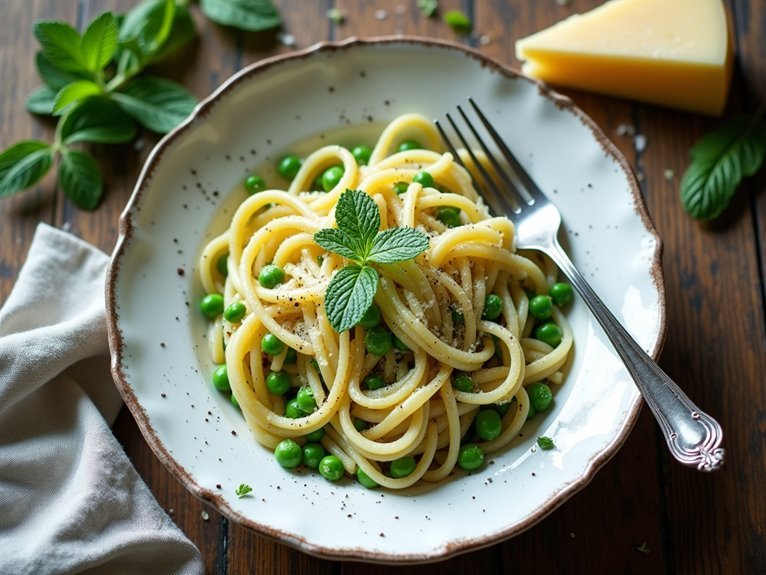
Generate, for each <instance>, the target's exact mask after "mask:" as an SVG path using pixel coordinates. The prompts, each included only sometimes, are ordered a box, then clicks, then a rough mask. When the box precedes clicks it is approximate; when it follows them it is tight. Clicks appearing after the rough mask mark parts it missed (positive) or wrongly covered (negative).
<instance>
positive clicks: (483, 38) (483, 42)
mask: <svg viewBox="0 0 766 575" xmlns="http://www.w3.org/2000/svg"><path fill="white" fill-rule="evenodd" d="M491 42H492V38H490V37H489V36H488V35H487V34H482V35H481V36H479V44H480V45H481V46H486V45H488V44H490V43H491Z"/></svg>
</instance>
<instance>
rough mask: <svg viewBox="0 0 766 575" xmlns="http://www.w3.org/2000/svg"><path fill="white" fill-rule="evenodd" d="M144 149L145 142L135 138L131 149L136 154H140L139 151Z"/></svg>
mask: <svg viewBox="0 0 766 575" xmlns="http://www.w3.org/2000/svg"><path fill="white" fill-rule="evenodd" d="M145 147H146V141H145V140H144V139H143V138H136V139H135V140H134V141H133V149H134V150H135V151H136V152H140V151H141V150H143V149H144V148H145Z"/></svg>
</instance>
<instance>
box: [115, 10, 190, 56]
mask: <svg viewBox="0 0 766 575" xmlns="http://www.w3.org/2000/svg"><path fill="white" fill-rule="evenodd" d="M176 9H177V7H176V3H175V1H174V0H146V1H145V2H141V3H139V4H138V5H137V6H136V7H135V8H134V9H133V10H131V11H130V12H128V13H127V14H126V15H125V18H124V20H123V21H122V26H120V33H119V40H120V44H122V45H123V46H125V47H127V48H128V49H130V50H132V51H133V52H134V53H135V54H136V55H137V56H139V57H140V59H141V60H142V61H146V60H149V59H151V58H152V57H153V56H154V55H156V54H157V53H158V52H159V51H160V50H161V49H162V48H163V46H164V45H165V42H166V40H167V39H168V36H169V35H170V31H171V30H172V28H173V21H174V19H175V15H176Z"/></svg>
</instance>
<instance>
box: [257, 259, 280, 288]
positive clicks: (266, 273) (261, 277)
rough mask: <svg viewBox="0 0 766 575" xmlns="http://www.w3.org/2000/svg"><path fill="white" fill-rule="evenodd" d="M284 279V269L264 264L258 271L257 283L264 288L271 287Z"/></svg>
mask: <svg viewBox="0 0 766 575" xmlns="http://www.w3.org/2000/svg"><path fill="white" fill-rule="evenodd" d="M283 281H285V272H284V270H283V269H282V268H281V267H279V266H277V265H274V264H266V265H265V266H263V267H262V268H261V271H260V272H259V273H258V283H260V284H261V285H262V286H263V287H265V288H266V289H273V288H275V287H277V286H278V285H279V284H281V283H282V282H283Z"/></svg>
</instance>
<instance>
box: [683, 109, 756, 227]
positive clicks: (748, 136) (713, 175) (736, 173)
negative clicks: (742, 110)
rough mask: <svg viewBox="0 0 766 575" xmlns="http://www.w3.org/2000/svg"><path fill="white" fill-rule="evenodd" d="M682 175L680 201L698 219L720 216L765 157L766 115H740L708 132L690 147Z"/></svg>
mask: <svg viewBox="0 0 766 575" xmlns="http://www.w3.org/2000/svg"><path fill="white" fill-rule="evenodd" d="M691 157H692V162H691V164H690V165H689V167H688V168H687V170H686V172H685V173H684V175H683V177H682V178H681V203H682V205H683V207H684V209H685V210H686V211H687V213H689V215H691V216H692V217H693V218H695V219H707V220H710V219H713V218H716V217H718V216H719V215H720V214H721V213H722V212H723V211H724V210H725V209H726V207H727V206H728V205H729V202H730V201H731V198H732V197H733V196H734V192H735V191H736V189H737V187H738V186H739V184H740V182H741V181H742V179H743V178H745V177H747V176H752V175H754V174H755V173H756V172H757V171H758V170H759V169H760V167H761V166H762V165H763V162H764V157H766V116H764V114H763V113H759V114H755V115H752V116H738V117H735V118H733V119H732V120H730V121H729V122H728V123H726V124H725V125H723V126H721V127H720V128H718V129H717V130H714V131H713V132H711V133H709V134H707V135H706V136H704V137H703V138H702V139H701V140H700V141H698V142H697V143H696V144H695V145H694V146H693V147H692V149H691Z"/></svg>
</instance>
